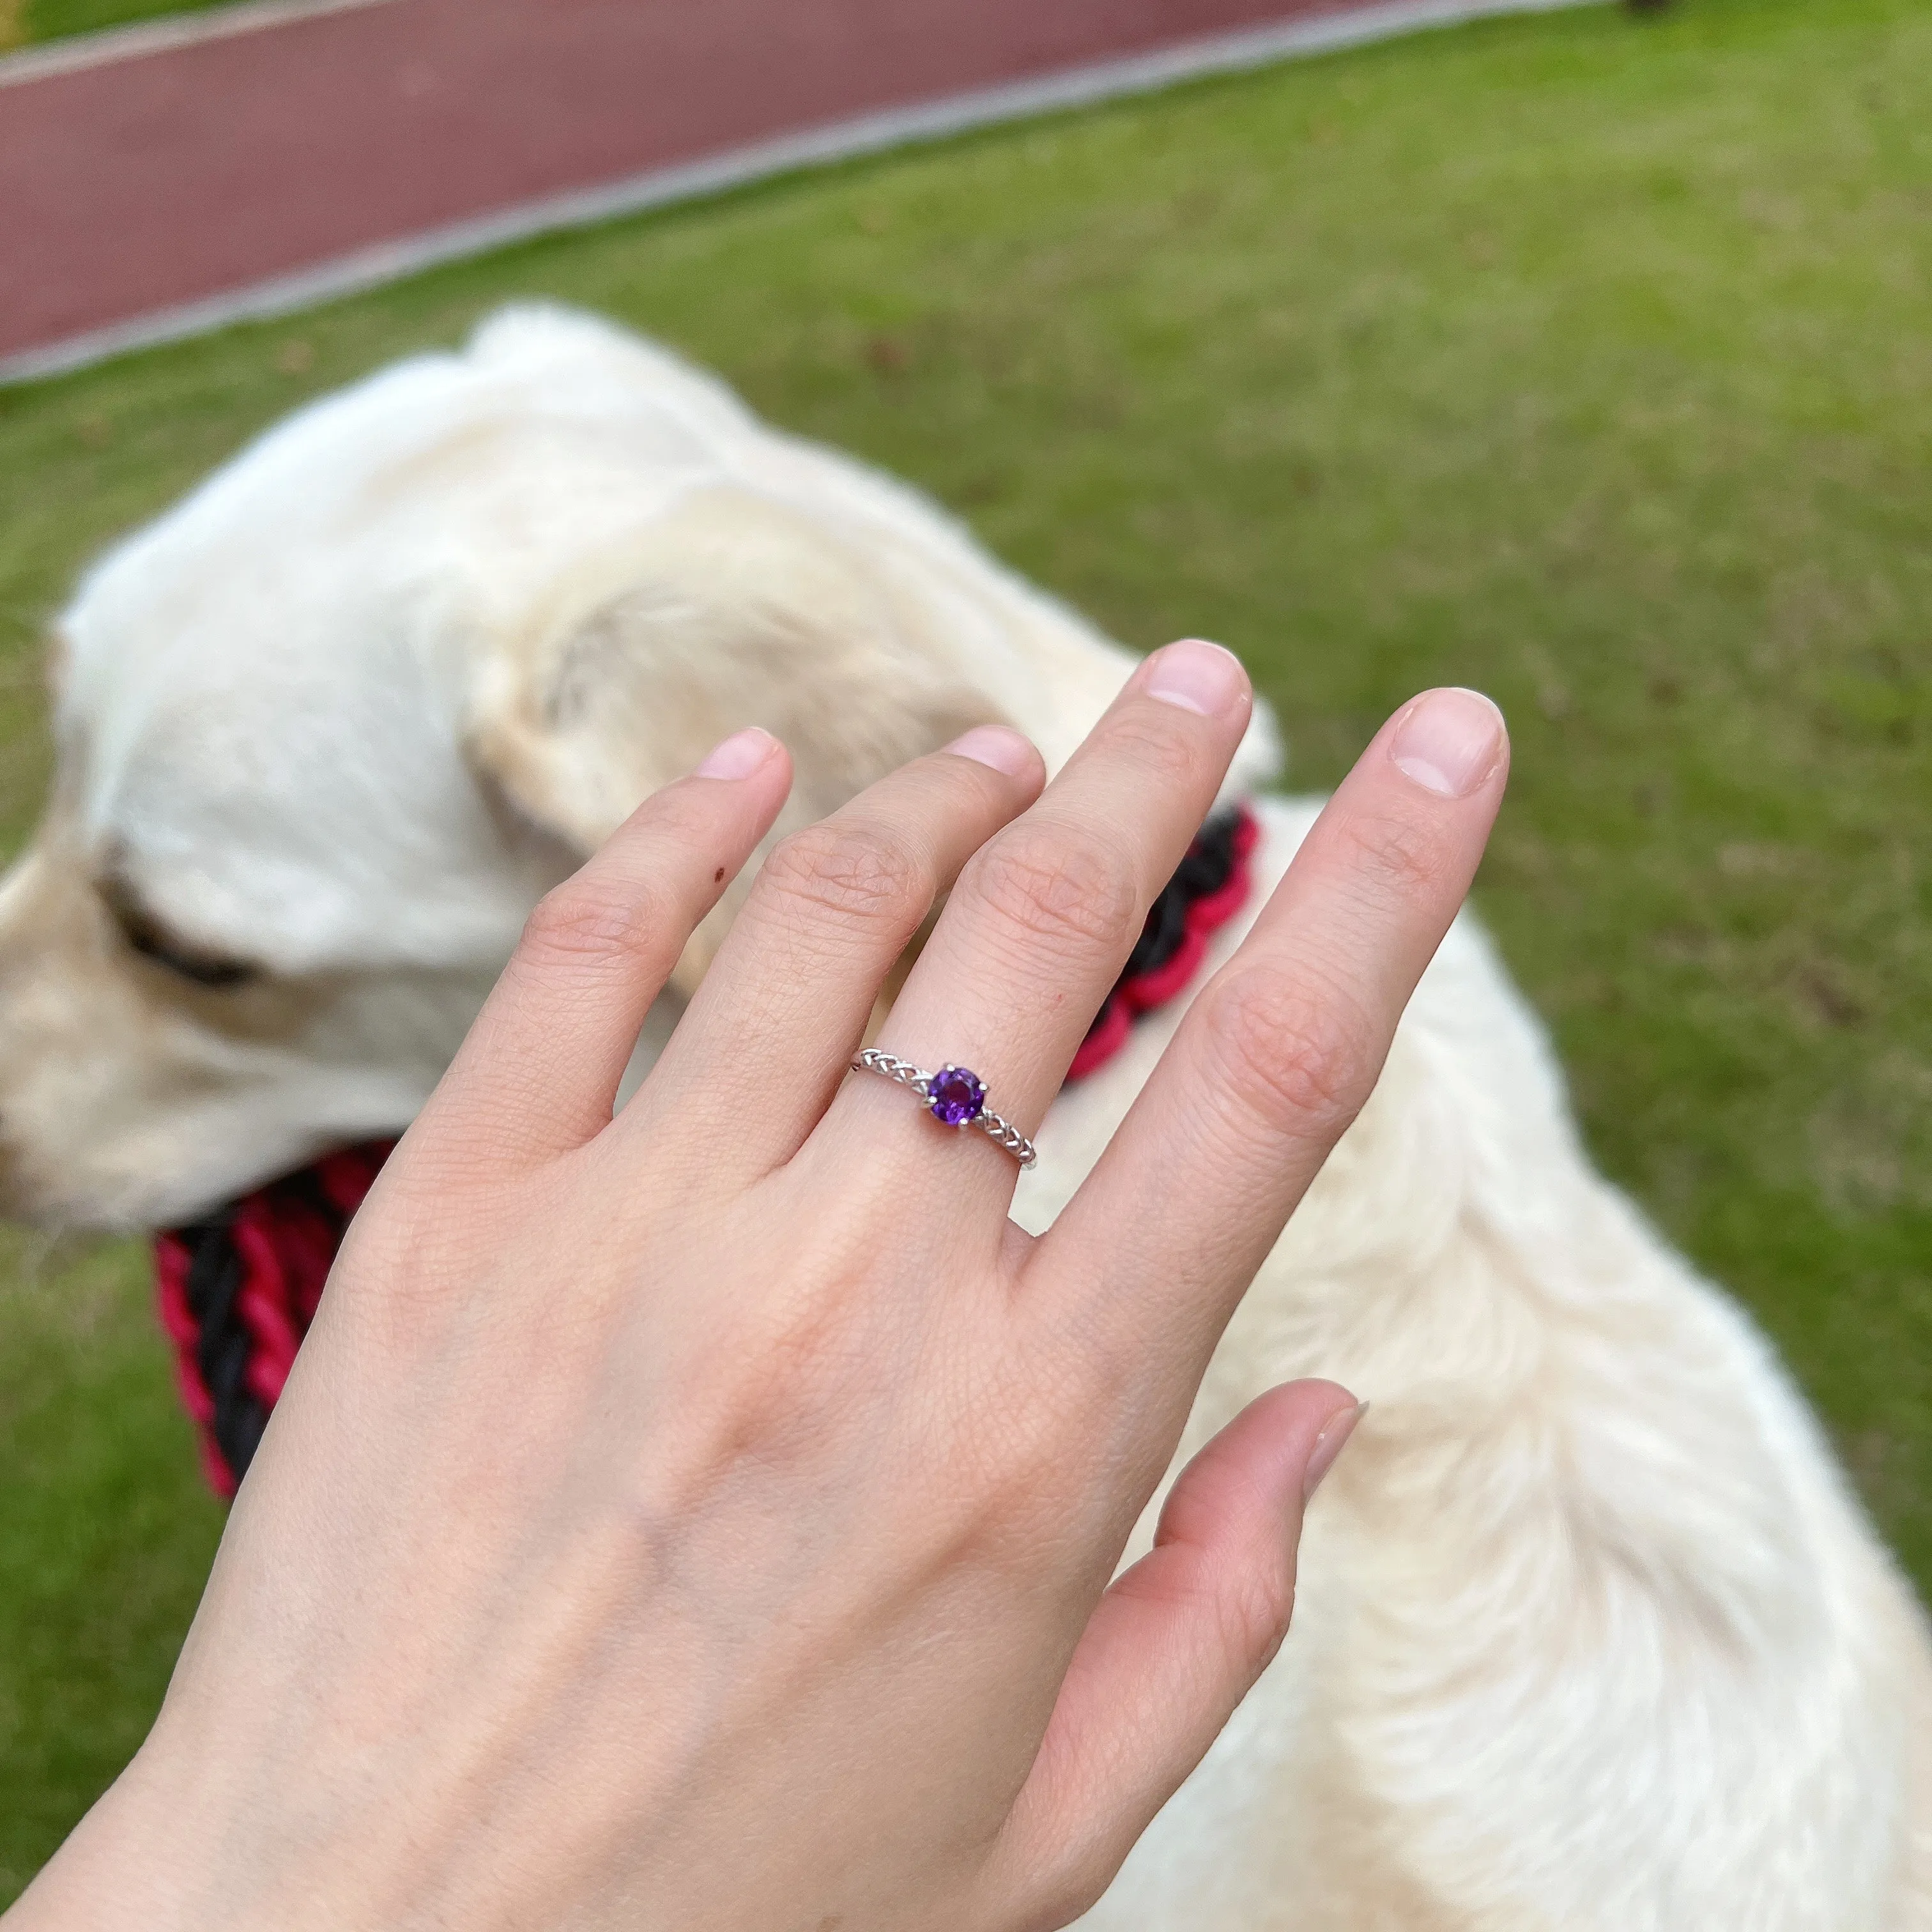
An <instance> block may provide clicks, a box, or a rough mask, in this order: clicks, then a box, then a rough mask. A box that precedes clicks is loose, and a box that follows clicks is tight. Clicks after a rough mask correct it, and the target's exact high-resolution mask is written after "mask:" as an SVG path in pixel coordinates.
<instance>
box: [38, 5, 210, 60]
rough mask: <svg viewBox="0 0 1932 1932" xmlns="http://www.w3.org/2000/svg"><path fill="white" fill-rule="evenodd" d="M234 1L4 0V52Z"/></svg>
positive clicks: (198, 11)
mask: <svg viewBox="0 0 1932 1932" xmlns="http://www.w3.org/2000/svg"><path fill="white" fill-rule="evenodd" d="M232 4H233V0H0V53H4V52H6V50H7V49H8V48H9V47H17V46H26V44H27V43H29V42H31V41H37V40H63V39H65V37H67V36H68V34H92V33H94V32H96V31H98V30H99V29H100V28H103V27H123V26H128V25H130V23H133V22H134V21H136V20H155V19H157V18H158V17H160V15H162V14H163V13H202V12H205V10H207V9H208V8H209V7H220V6H226V5H232Z"/></svg>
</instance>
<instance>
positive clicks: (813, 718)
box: [466, 487, 1011, 993]
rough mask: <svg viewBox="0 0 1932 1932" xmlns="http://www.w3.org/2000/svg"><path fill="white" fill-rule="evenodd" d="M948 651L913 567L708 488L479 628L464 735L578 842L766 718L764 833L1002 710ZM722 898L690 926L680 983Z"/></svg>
mask: <svg viewBox="0 0 1932 1932" xmlns="http://www.w3.org/2000/svg"><path fill="white" fill-rule="evenodd" d="M957 651H958V644H957V641H956V639H954V638H953V637H948V636H944V635H942V634H941V625H940V623H939V621H938V613H936V612H935V610H933V609H932V607H930V605H929V604H928V603H927V602H926V601H923V600H922V599H921V598H919V596H918V595H916V593H915V592H913V590H912V589H911V588H910V581H909V580H907V585H906V587H903V588H901V584H900V580H899V578H898V576H897V575H896V574H895V573H894V572H893V571H891V570H889V569H886V568H880V567H879V565H878V560H877V559H876V558H871V557H868V556H862V555H860V554H859V553H858V552H857V551H856V550H855V549H854V548H853V547H851V545H850V542H849V541H847V540H845V539H844V538H841V536H840V535H838V534H837V533H836V532H834V531H833V530H832V529H831V528H829V526H826V525H825V524H822V523H820V522H819V521H818V520H817V519H815V518H814V517H811V515H810V514H808V513H807V512H805V511H800V510H798V509H796V508H793V507H791V506H790V505H785V504H783V503H781V502H775V501H773V500H772V499H769V498H766V497H765V496H760V495H758V494H757V493H754V492H752V491H751V490H744V489H740V488H737V487H717V488H713V489H709V490H704V491H702V492H700V493H696V494H694V495H693V496H689V497H688V498H686V499H685V500H684V501H683V502H682V503H681V504H679V505H677V506H676V507H675V508H673V509H671V510H670V511H667V513H666V514H663V515H661V516H660V517H657V518H655V519H654V520H651V521H650V522H649V523H647V524H646V525H645V526H643V527H640V528H639V529H636V530H635V531H634V532H630V533H628V534H627V535H625V536H624V537H622V538H619V539H618V540H616V541H611V542H608V543H606V544H603V545H602V546H601V547H597V548H595V549H593V550H589V552H587V553H585V554H583V556H580V557H579V558H578V559H576V560H575V561H574V562H573V563H572V565H571V567H570V568H568V571H565V572H564V573H563V574H562V576H561V577H559V579H558V580H556V582H555V583H553V584H552V585H551V586H550V589H549V591H548V592H547V595H546V596H545V597H544V599H543V600H542V601H541V603H540V604H539V605H538V607H536V608H535V609H534V610H531V611H529V612H528V613H526V614H525V616H524V618H523V621H522V622H520V623H519V624H518V625H516V626H515V627H514V628H513V629H511V630H509V631H506V632H505V634H502V635H500V636H497V637H492V638H490V640H488V641H487V643H485V644H484V646H483V648H482V650H481V661H480V662H479V663H478V664H477V665H476V667H475V676H474V678H473V680H472V687H471V694H470V700H469V717H468V720H467V724H466V748H467V750H468V753H469V757H470V760H471V762H472V765H473V766H474V767H475V769H476V770H477V772H478V775H479V776H480V777H481V778H482V779H483V780H484V783H485V784H486V786H487V787H488V788H489V789H490V790H493V792H495V793H496V794H497V795H498V796H499V797H500V798H501V799H502V800H503V801H505V802H506V803H507V804H508V805H509V806H510V808H511V809H512V810H513V811H514V812H515V813H516V814H517V815H518V816H519V817H521V818H522V819H523V820H526V821H527V822H528V823H529V824H530V825H532V826H535V828H537V829H538V830H540V831H541V832H544V833H545V834H547V835H549V836H550V838H554V839H556V840H558V841H561V842H562V844H563V845H564V846H565V847H566V848H568V850H570V851H571V852H574V853H577V854H579V855H587V854H588V853H590V852H591V851H592V850H595V848H596V847H597V846H598V844H601V842H602V841H603V840H604V839H605V838H607V837H608V836H609V835H610V833H611V832H613V831H614V830H615V829H616V827H617V826H619V824H620V823H622V821H623V820H624V819H625V817H626V816H627V815H628V814H629V813H630V811H631V810H632V809H633V808H634V807H635V806H636V805H637V803H638V802H640V800H641V799H643V798H644V797H646V796H647V795H648V794H649V793H651V792H652V791H653V790H655V789H656V788H657V787H658V786H660V785H663V784H668V783H669V782H670V781H671V780H672V779H673V778H677V777H679V776H681V775H682V774H683V773H685V772H688V771H689V770H690V769H691V767H692V766H694V765H695V764H696V763H697V762H698V760H700V758H701V757H703V755H704V754H705V753H706V751H708V750H709V749H710V748H711V747H712V745H714V744H715V743H716V742H718V739H721V738H722V737H724V736H727V734H728V733H730V732H732V731H734V730H737V729H739V727H741V726H743V725H746V724H760V725H763V727H765V729H766V730H769V731H771V732H772V733H775V735H776V736H778V737H780V738H781V739H783V740H784V742H785V744H786V745H787V746H788V747H789V748H790V751H791V754H792V758H793V763H794V766H795V768H796V780H795V782H794V784H793V790H792V795H791V798H790V802H788V804H787V806H786V808H785V811H784V815H783V816H782V817H781V820H780V821H779V824H778V827H777V828H776V829H775V832H774V834H773V836H774V837H776V836H778V835H781V834H782V833H783V832H784V831H786V830H788V829H791V828H793V827H794V826H799V825H802V824H806V823H810V822H811V820H814V819H817V818H820V817H823V816H824V815H825V814H826V813H827V812H829V811H832V810H834V809H835V808H837V807H838V805H841V804H842V803H843V802H844V801H845V800H846V799H849V798H850V797H851V796H853V793H856V792H857V791H859V790H862V788H863V787H865V786H866V785H868V784H871V782H872V781H874V779H876V778H880V777H883V775H885V774H886V772H889V771H891V770H892V769H894V768H895V766H898V765H901V764H903V763H904V762H905V761H906V760H907V759H909V758H913V757H919V756H920V755H921V754H923V753H925V752H927V751H934V750H936V749H938V747H939V746H941V745H944V744H945V743H947V742H949V741H950V739H953V738H955V737H956V736H958V735H959V733H961V732H962V731H964V730H967V729H968V728H969V727H971V726H972V725H974V724H986V723H994V722H1001V721H1011V720H1010V719H1007V718H1005V716H1004V712H1003V709H1002V707H1001V706H1000V705H999V703H997V702H996V701H995V699H994V698H993V697H992V696H991V695H990V694H989V692H988V691H986V690H985V689H983V688H981V686H980V684H979V683H978V682H977V681H976V680H975V679H973V678H972V677H971V676H970V675H969V674H968V673H967V672H966V671H965V670H964V669H963V668H962V667H961V666H960V664H959V659H958V656H957V655H956V654H957ZM751 869H753V868H747V871H748V872H749V871H750V870H751ZM739 891H740V892H742V884H741V886H740V888H739ZM736 901H737V895H736V894H734V895H730V897H728V898H727V902H726V904H724V905H723V906H721V907H719V908H718V912H717V913H714V914H713V916H712V918H711V919H708V920H707V921H706V923H705V926H704V927H703V929H700V932H699V933H698V935H697V936H696V937H695V938H694V939H693V941H692V942H691V947H690V948H689V949H688V950H687V952H686V953H685V957H684V959H683V960H682V962H681V963H680V965H679V969H678V972H677V974H676V978H675V980H674V984H675V985H676V986H677V987H678V989H679V991H681V992H685V993H688V992H690V991H691V989H692V988H693V987H694V986H695V985H696V983H697V980H698V979H699V978H700V977H702V975H703V970H704V968H705V967H706V965H708V964H709V961H710V958H711V956H712V953H713V952H714V951H715V948H716V946H717V944H718V941H720V940H721V938H722V936H723V934H724V930H725V929H726V928H727V926H728V924H729V921H730V916H731V914H732V912H733V910H735V907H736Z"/></svg>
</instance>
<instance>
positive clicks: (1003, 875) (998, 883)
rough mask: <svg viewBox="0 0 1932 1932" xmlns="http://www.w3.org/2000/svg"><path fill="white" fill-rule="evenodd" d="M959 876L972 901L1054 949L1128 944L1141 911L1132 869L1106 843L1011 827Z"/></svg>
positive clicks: (1109, 947) (1064, 950)
mask: <svg viewBox="0 0 1932 1932" xmlns="http://www.w3.org/2000/svg"><path fill="white" fill-rule="evenodd" d="M965 883H966V886H967V889H968V892H969V894H970V895H971V898H972V900H973V901H974V904H976V905H977V907H980V909H982V910H984V911H985V912H986V913H990V914H991V915H992V916H993V917H994V918H995V919H997V920H998V921H1000V922H1001V923H1002V924H1003V925H1004V926H1007V927H1009V928H1010V929H1014V930H1016V931H1017V932H1019V933H1021V934H1022V935H1024V936H1025V938H1027V939H1028V941H1031V942H1034V943H1036V944H1041V945H1044V946H1046V947H1049V948H1050V949H1052V950H1054V951H1055V952H1056V953H1063V954H1064V953H1070V952H1082V953H1085V952H1088V951H1092V950H1123V949H1124V948H1125V947H1127V946H1129V945H1130V944H1132V943H1133V936H1134V933H1135V931H1136V914H1137V913H1138V912H1139V895H1138V894H1137V893H1136V890H1135V885H1134V875H1133V868H1132V867H1131V866H1130V865H1129V863H1128V862H1127V856H1126V854H1125V853H1124V852H1123V851H1121V850H1115V849H1112V848H1111V847H1109V845H1108V844H1106V843H1105V842H1104V841H1096V840H1094V839H1093V838H1091V837H1087V836H1082V837H1081V838H1078V839H1069V838H1067V837H1066V836H1065V835H1063V834H1060V833H1056V832H1048V831H1046V830H1045V829H1038V828H1035V827H1033V826H1016V827H1015V828H1014V829H1013V830H1012V831H1010V832H1007V834H1006V835H1004V836H1003V837H1001V838H998V839H996V840H995V841H994V842H993V843H992V844H990V845H989V846H988V847H986V849H985V850H983V852H981V853H980V856H978V857H977V859H975V860H974V862H973V864H972V866H971V868H970V869H969V871H968V874H967V879H966V882H965Z"/></svg>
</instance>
